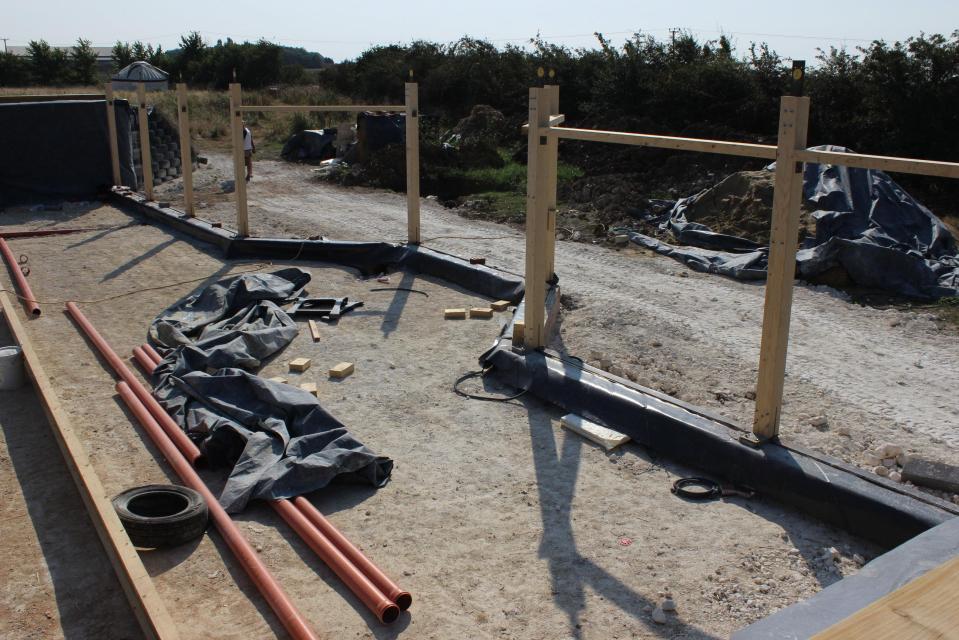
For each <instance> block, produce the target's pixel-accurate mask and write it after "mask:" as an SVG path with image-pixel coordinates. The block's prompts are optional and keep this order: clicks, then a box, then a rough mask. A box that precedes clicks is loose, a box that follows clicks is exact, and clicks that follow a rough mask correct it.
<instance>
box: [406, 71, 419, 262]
mask: <svg viewBox="0 0 959 640" xmlns="http://www.w3.org/2000/svg"><path fill="white" fill-rule="evenodd" d="M419 105H420V99H419V88H418V85H417V84H416V83H415V82H407V83H406V227H407V242H409V243H410V244H419V243H420V113H419V111H420V106H419Z"/></svg>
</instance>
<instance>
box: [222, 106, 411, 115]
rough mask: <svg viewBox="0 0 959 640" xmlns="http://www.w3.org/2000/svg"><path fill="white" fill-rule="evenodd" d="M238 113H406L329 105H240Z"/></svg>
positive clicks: (397, 108) (395, 108) (392, 108)
mask: <svg viewBox="0 0 959 640" xmlns="http://www.w3.org/2000/svg"><path fill="white" fill-rule="evenodd" d="M239 110H240V111H264V112H266V111H274V112H283V113H292V112H303V111H327V112H350V111H406V105H403V104H329V105H307V104H304V105H296V104H244V105H240V107H239Z"/></svg>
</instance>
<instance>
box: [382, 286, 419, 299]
mask: <svg viewBox="0 0 959 640" xmlns="http://www.w3.org/2000/svg"><path fill="white" fill-rule="evenodd" d="M370 291H409V292H411V293H422V294H423V295H424V296H426V297H427V298H429V297H430V294H428V293H426V292H425V291H420V290H419V289H410V288H409V287H379V288H377V289H370Z"/></svg>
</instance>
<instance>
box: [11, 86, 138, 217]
mask: <svg viewBox="0 0 959 640" xmlns="http://www.w3.org/2000/svg"><path fill="white" fill-rule="evenodd" d="M114 106H115V112H116V121H117V147H118V149H119V154H120V175H121V178H122V181H123V184H125V185H128V186H135V184H136V179H135V177H134V173H133V145H132V140H131V136H130V126H131V122H132V118H131V110H130V107H129V104H128V103H127V102H126V100H116V101H114ZM0 131H2V132H3V133H2V136H3V142H2V144H0V204H12V203H15V202H29V201H31V200H35V199H36V198H37V197H38V196H40V197H41V198H42V197H58V198H82V197H90V196H93V195H96V194H97V193H99V192H102V191H103V190H105V189H109V187H110V185H111V184H113V171H112V169H111V167H110V146H109V136H108V129H107V117H106V102H105V101H104V100H58V101H50V102H11V103H3V104H0Z"/></svg>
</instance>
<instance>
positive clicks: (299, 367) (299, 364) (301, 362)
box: [290, 358, 313, 373]
mask: <svg viewBox="0 0 959 640" xmlns="http://www.w3.org/2000/svg"><path fill="white" fill-rule="evenodd" d="M311 364H313V361H312V360H310V359H309V358H294V359H292V360H290V371H296V372H298V373H303V372H304V371H306V370H307V369H309V368H310V365H311Z"/></svg>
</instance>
